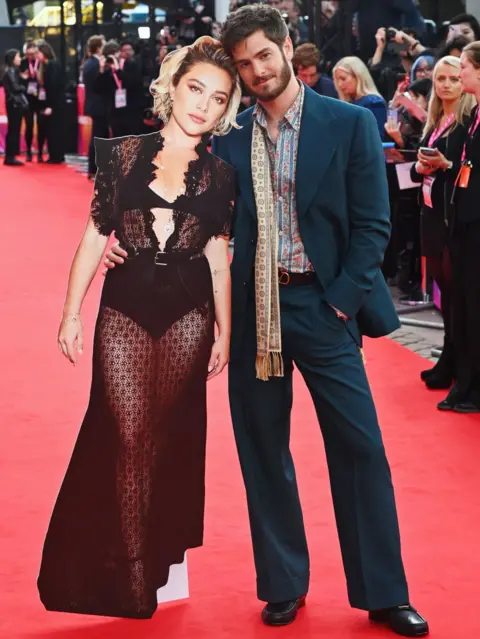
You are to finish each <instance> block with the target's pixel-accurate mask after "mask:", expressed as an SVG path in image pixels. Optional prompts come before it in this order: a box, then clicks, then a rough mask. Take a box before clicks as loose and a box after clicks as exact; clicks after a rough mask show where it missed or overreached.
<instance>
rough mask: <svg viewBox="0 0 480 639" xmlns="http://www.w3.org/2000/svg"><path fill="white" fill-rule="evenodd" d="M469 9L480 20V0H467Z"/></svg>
mask: <svg viewBox="0 0 480 639" xmlns="http://www.w3.org/2000/svg"><path fill="white" fill-rule="evenodd" d="M467 11H468V13H473V15H474V16H475V17H476V18H477V20H480V0H467Z"/></svg>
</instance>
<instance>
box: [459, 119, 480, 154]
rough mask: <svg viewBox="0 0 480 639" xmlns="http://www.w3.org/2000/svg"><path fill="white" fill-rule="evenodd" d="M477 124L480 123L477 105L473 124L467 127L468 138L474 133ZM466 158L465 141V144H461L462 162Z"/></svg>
mask: <svg viewBox="0 0 480 639" xmlns="http://www.w3.org/2000/svg"><path fill="white" fill-rule="evenodd" d="M479 125H480V107H477V117H476V118H475V122H473V124H472V125H471V126H470V128H469V129H468V138H470V140H471V139H472V138H473V136H474V135H475V133H476V131H477V129H478V126H479ZM466 159H467V142H465V144H464V145H463V151H462V162H465V160H466Z"/></svg>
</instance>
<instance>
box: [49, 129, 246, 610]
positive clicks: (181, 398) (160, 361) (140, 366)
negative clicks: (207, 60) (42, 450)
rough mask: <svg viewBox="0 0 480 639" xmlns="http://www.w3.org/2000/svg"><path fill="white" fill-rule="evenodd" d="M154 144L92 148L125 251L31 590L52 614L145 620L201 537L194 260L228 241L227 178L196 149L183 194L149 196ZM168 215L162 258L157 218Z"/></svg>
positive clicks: (198, 311) (103, 311)
mask: <svg viewBox="0 0 480 639" xmlns="http://www.w3.org/2000/svg"><path fill="white" fill-rule="evenodd" d="M162 145H163V138H162V137H161V135H160V134H159V133H154V134H149V135H145V136H136V137H135V136H134V137H128V138H121V139H116V140H115V139H114V140H97V141H96V149H97V165H98V167H99V168H98V173H97V177H96V182H95V196H94V199H93V203H92V211H91V213H92V216H93V219H94V221H95V224H96V226H97V228H98V229H99V230H100V232H101V233H102V234H105V235H110V233H111V232H112V231H115V234H116V236H117V238H118V239H119V241H120V243H121V245H122V246H123V247H124V248H125V249H126V250H127V251H128V253H129V259H128V260H127V261H126V263H125V265H123V266H121V267H117V268H116V269H114V270H113V271H111V272H109V274H108V275H107V278H106V281H105V285H104V288H103V293H102V299H101V305H100V312H99V316H98V320H97V325H96V331H95V340H94V355H93V380H92V388H91V395H90V402H89V406H88V409H87V413H86V416H85V419H84V422H83V425H82V427H81V430H80V433H79V436H78V440H77V442H76V445H75V448H74V451H73V456H72V459H71V461H70V464H69V467H68V470H67V473H66V476H65V479H64V481H63V485H62V487H61V490H60V494H59V496H58V499H57V502H56V505H55V508H54V512H53V515H52V519H51V522H50V526H49V529H48V533H47V537H46V541H45V546H44V550H43V558H42V564H41V569H40V575H39V579H38V586H39V592H40V596H41V599H42V602H43V603H44V605H45V607H46V608H47V609H48V610H57V611H62V612H76V613H84V614H98V615H108V616H118V617H136V618H145V617H151V616H152V614H153V613H154V612H155V609H156V606H157V600H156V590H157V589H158V588H160V587H161V586H163V585H165V584H166V582H167V580H168V573H169V568H170V566H171V565H172V564H175V563H181V562H182V561H183V558H184V553H185V551H186V549H188V548H194V547H197V546H200V545H201V544H202V540H203V514H204V484H205V440H206V377H207V367H208V360H209V356H210V352H211V347H212V343H213V339H214V301H213V287H212V277H211V272H210V267H209V264H208V262H207V259H206V257H205V256H204V254H203V252H204V249H205V246H206V244H207V243H208V241H209V240H210V239H211V238H212V237H218V236H228V234H229V227H230V220H231V214H232V208H233V200H234V189H235V185H234V183H235V181H234V171H233V169H232V168H231V167H230V166H228V165H227V164H225V163H224V162H223V161H221V160H220V159H218V158H216V157H214V156H212V155H211V154H210V153H208V151H207V149H206V146H205V145H204V144H201V145H199V147H197V153H198V159H197V160H195V161H193V162H191V163H190V165H189V169H188V171H187V173H186V176H185V193H183V194H181V195H180V196H179V197H178V198H177V199H176V200H175V201H174V202H173V203H169V202H167V201H166V200H163V199H162V198H160V197H159V196H158V195H156V194H155V193H154V192H153V191H152V190H151V189H150V188H149V183H150V182H151V181H152V180H153V177H154V176H153V171H154V168H155V167H154V165H153V164H152V160H153V158H154V157H155V155H156V154H157V153H158V151H159V150H160V149H161V148H162ZM157 207H160V208H162V209H171V213H172V216H171V225H172V228H173V232H172V233H171V235H170V237H169V238H168V240H167V242H166V244H165V245H164V246H163V247H162V250H161V251H160V250H159V248H160V245H159V242H158V240H157V236H156V234H155V232H154V227H153V223H154V221H155V217H154V214H153V213H152V212H151V211H152V209H155V208H157Z"/></svg>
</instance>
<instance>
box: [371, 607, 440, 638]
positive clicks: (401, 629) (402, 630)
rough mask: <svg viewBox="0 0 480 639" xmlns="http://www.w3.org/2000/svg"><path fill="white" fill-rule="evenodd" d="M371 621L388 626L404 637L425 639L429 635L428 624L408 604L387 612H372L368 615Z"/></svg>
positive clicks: (387, 609)
mask: <svg viewBox="0 0 480 639" xmlns="http://www.w3.org/2000/svg"><path fill="white" fill-rule="evenodd" d="M368 618H369V619H370V621H375V622H376V623H384V624H386V625H387V626H388V627H389V628H390V630H393V632H396V633H397V634H398V635H402V637H425V636H426V635H428V632H429V629H428V623H427V621H426V620H425V619H424V618H423V617H422V616H421V615H419V614H418V612H417V611H416V610H415V608H412V606H410V605H408V604H406V605H405V606H396V607H395V608H386V609H385V610H372V611H371V612H369V613H368Z"/></svg>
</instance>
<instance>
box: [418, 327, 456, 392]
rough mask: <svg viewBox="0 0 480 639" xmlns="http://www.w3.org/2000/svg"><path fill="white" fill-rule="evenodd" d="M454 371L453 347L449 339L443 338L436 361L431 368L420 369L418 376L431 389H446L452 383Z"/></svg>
mask: <svg viewBox="0 0 480 639" xmlns="http://www.w3.org/2000/svg"><path fill="white" fill-rule="evenodd" d="M454 372H455V356H454V348H453V345H452V343H451V341H450V340H448V341H447V339H445V341H444V344H443V349H442V354H441V355H440V357H439V359H438V362H437V363H436V364H435V366H434V367H433V368H430V369H429V370H425V371H422V372H421V373H420V377H421V378H422V380H423V381H424V382H425V385H426V386H427V388H430V389H431V390H440V389H445V390H447V389H448V388H450V386H451V385H452V383H453V376H454Z"/></svg>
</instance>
